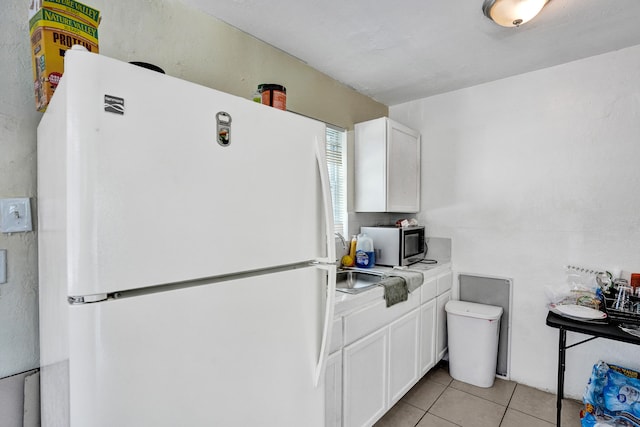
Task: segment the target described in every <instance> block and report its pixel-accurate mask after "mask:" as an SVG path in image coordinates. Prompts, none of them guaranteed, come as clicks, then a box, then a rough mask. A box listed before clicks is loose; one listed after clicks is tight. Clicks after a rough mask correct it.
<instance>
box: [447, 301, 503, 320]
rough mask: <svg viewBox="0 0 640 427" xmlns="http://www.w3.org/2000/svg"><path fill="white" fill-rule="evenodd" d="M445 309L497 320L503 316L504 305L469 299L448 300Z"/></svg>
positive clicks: (464, 314)
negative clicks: (476, 301) (497, 305)
mask: <svg viewBox="0 0 640 427" xmlns="http://www.w3.org/2000/svg"><path fill="white" fill-rule="evenodd" d="M444 309H445V310H446V311H447V313H451V314H457V315H458V316H465V317H474V318H476V319H487V320H497V319H499V318H500V316H502V307H496V306H494V305H486V304H478V303H475V302H468V301H455V300H451V301H449V302H447V304H446V305H445V307H444Z"/></svg>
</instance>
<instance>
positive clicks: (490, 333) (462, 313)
mask: <svg viewBox="0 0 640 427" xmlns="http://www.w3.org/2000/svg"><path fill="white" fill-rule="evenodd" d="M445 310H446V312H447V334H448V337H447V338H448V342H449V374H450V375H451V377H453V379H456V380H458V381H462V382H465V383H468V384H472V385H475V386H478V387H485V388H487V387H491V386H492V385H493V381H494V379H495V377H496V364H497V361H498V338H499V335H500V317H501V316H502V307H495V306H493V305H485V304H477V303H474V302H466V301H449V302H447V305H446V306H445Z"/></svg>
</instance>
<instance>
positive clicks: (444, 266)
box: [334, 260, 451, 317]
mask: <svg viewBox="0 0 640 427" xmlns="http://www.w3.org/2000/svg"><path fill="white" fill-rule="evenodd" d="M448 269H451V262H450V261H448V260H447V261H443V262H438V264H422V263H418V264H413V265H411V266H409V267H407V268H406V269H405V270H409V271H421V272H422V273H423V274H424V276H425V278H427V277H431V276H435V275H438V274H440V273H442V272H444V271H446V270H448ZM371 270H372V271H379V272H382V273H385V272H388V271H391V270H393V268H391V267H382V266H375V267H374V268H372V269H371ZM418 289H420V288H418ZM418 289H416V291H414V292H417V291H418ZM380 298H384V288H383V287H382V286H374V287H372V288H371V289H367V290H366V291H363V292H360V293H358V294H348V293H346V292H340V291H336V303H335V308H334V310H335V314H334V316H335V317H340V316H344V315H345V314H346V313H348V312H350V311H353V310H355V309H357V308H359V307H362V306H364V305H366V304H368V303H370V302H373V301H377V300H378V299H380Z"/></svg>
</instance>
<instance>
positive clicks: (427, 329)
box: [420, 298, 437, 376]
mask: <svg viewBox="0 0 640 427" xmlns="http://www.w3.org/2000/svg"><path fill="white" fill-rule="evenodd" d="M436 310H437V304H436V299H435V298H433V299H432V300H431V301H429V302H427V303H425V304H423V305H422V306H421V307H420V376H422V375H424V374H426V373H427V371H428V370H429V369H431V368H433V367H434V366H435V364H436V325H437V320H436Z"/></svg>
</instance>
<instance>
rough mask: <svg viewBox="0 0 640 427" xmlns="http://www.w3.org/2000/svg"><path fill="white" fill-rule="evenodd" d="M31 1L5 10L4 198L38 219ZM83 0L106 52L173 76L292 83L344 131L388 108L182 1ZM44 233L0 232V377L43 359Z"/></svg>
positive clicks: (236, 84)
mask: <svg viewBox="0 0 640 427" xmlns="http://www.w3.org/2000/svg"><path fill="white" fill-rule="evenodd" d="M29 3H30V2H29V1H28V0H6V1H5V2H3V11H2V13H1V14H0V58H1V60H0V76H2V78H0V198H7V197H30V198H32V208H33V211H34V216H35V217H37V194H36V128H37V125H38V123H39V121H40V117H41V113H37V112H36V111H35V103H34V98H33V83H32V74H31V73H32V70H31V62H30V61H31V57H30V44H29V28H28V7H29ZM85 3H86V4H88V5H91V6H93V7H95V8H97V9H98V10H100V11H101V13H102V16H103V20H102V23H101V25H100V27H99V39H100V51H101V53H102V54H104V55H108V56H111V57H114V58H118V59H121V60H125V61H133V60H138V61H144V62H151V63H154V64H157V65H159V66H161V67H162V68H164V70H165V71H166V72H167V74H170V75H173V76H176V77H180V78H183V79H185V80H190V81H193V82H196V83H199V84H202V85H204V86H208V87H213V88H215V89H219V90H223V91H225V92H229V93H232V94H235V95H238V96H243V97H247V98H248V97H250V95H251V94H252V93H253V91H254V90H255V88H256V86H257V84H259V83H265V82H276V83H280V84H283V85H285V86H286V87H287V90H288V99H287V105H288V107H289V109H290V110H293V111H296V112H298V113H301V114H304V115H307V116H310V117H314V118H317V119H320V120H324V121H327V122H330V123H333V124H336V125H339V126H342V127H345V128H353V124H354V123H355V122H358V121H363V120H368V119H371V118H376V117H380V116H383V115H386V114H387V112H388V109H387V107H386V106H385V105H382V104H379V103H377V102H374V101H373V100H371V99H369V98H367V97H365V96H363V95H360V94H358V93H356V92H355V91H353V90H352V89H349V88H347V87H345V86H343V85H341V84H339V83H337V82H336V81H334V80H332V79H330V78H329V77H327V76H326V75H324V74H322V73H319V72H317V71H315V70H313V69H312V68H310V67H308V66H307V65H305V64H304V63H302V62H300V61H299V60H297V59H295V58H293V57H291V56H289V55H287V54H285V53H283V52H282V51H280V50H277V49H275V48H272V47H270V46H268V45H266V44H264V43H263V42H261V41H259V40H257V39H255V38H253V37H251V36H249V35H247V34H245V33H242V32H240V31H238V30H236V29H234V28H232V27H230V26H228V25H226V24H224V23H222V22H221V21H219V20H217V19H215V18H212V17H209V16H206V15H203V14H201V13H199V12H197V11H194V10H191V9H189V8H187V7H186V6H184V5H182V4H181V3H179V2H177V1H175V0H163V1H161V0H155V1H150V0H142V1H135V2H131V1H126V0H116V1H113V0H90V1H89V0H88V1H86V2H85ZM158 90H162V88H161V87H159V88H158ZM36 240H37V237H36V232H30V233H14V234H12V235H7V234H3V233H0V249H7V257H8V264H9V265H8V283H6V284H2V285H0V378H2V377H6V376H9V375H13V374H15V373H18V372H23V371H26V370H29V369H32V368H36V367H38V365H39V354H38V273H37V242H36ZM0 412H1V411H0Z"/></svg>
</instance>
